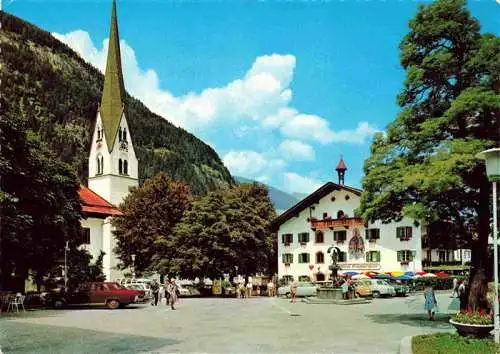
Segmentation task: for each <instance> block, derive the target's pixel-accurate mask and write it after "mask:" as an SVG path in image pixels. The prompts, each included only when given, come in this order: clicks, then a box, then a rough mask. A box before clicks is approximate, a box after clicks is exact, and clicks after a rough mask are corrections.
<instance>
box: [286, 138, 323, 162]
mask: <svg viewBox="0 0 500 354" xmlns="http://www.w3.org/2000/svg"><path fill="white" fill-rule="evenodd" d="M279 149H280V151H281V153H282V154H283V155H284V157H285V158H286V159H288V160H297V161H305V160H313V159H314V149H313V147H312V146H311V145H308V144H304V143H303V142H301V141H300V140H285V141H283V142H282V143H281V144H280V146H279Z"/></svg>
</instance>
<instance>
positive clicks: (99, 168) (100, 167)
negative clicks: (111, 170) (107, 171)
mask: <svg viewBox="0 0 500 354" xmlns="http://www.w3.org/2000/svg"><path fill="white" fill-rule="evenodd" d="M96 163H97V173H96V174H98V175H102V170H103V158H102V155H97V158H96Z"/></svg>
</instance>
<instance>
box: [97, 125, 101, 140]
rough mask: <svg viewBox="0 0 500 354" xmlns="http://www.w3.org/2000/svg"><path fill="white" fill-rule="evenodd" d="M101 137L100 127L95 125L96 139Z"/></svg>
mask: <svg viewBox="0 0 500 354" xmlns="http://www.w3.org/2000/svg"><path fill="white" fill-rule="evenodd" d="M100 139H101V128H100V127H97V140H100Z"/></svg>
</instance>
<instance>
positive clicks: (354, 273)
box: [342, 272, 359, 277]
mask: <svg viewBox="0 0 500 354" xmlns="http://www.w3.org/2000/svg"><path fill="white" fill-rule="evenodd" d="M358 274H359V273H358V272H344V273H342V275H345V276H348V277H352V276H353V275H358Z"/></svg>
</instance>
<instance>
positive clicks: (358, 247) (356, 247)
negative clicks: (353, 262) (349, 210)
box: [349, 228, 365, 259]
mask: <svg viewBox="0 0 500 354" xmlns="http://www.w3.org/2000/svg"><path fill="white" fill-rule="evenodd" d="M353 233H354V235H353V236H352V238H351V240H350V241H349V253H350V254H351V255H352V256H354V257H355V258H356V259H358V258H361V257H364V254H365V243H364V241H363V238H362V237H361V236H360V233H359V229H357V228H356V229H354V230H353Z"/></svg>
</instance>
